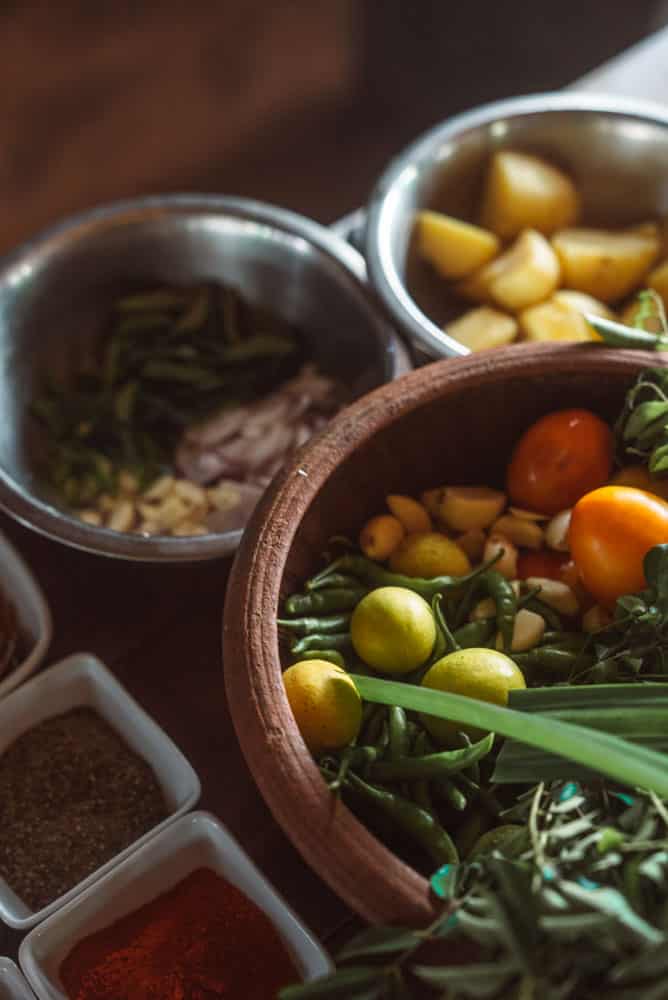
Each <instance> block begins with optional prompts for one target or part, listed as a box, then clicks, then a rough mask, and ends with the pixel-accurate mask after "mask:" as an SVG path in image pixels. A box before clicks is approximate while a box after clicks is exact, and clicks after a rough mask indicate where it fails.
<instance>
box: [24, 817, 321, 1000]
mask: <svg viewBox="0 0 668 1000" xmlns="http://www.w3.org/2000/svg"><path fill="white" fill-rule="evenodd" d="M202 867H205V868H211V869H213V870H214V871H215V872H217V873H218V874H219V875H221V876H223V878H225V879H227V880H228V881H229V882H231V883H232V884H233V885H235V886H237V888H239V889H241V891H242V892H244V893H245V894H246V896H248V898H249V899H251V900H252V901H253V902H254V903H256V904H257V905H258V906H259V907H260V909H262V910H264V912H265V913H266V914H267V916H268V917H269V919H270V920H271V922H272V923H273V925H274V927H275V928H276V930H277V931H278V933H279V934H280V936H281V938H282V940H283V942H284V944H285V946H286V948H287V950H288V952H289V953H290V955H291V956H292V958H293V961H294V962H295V965H296V967H297V970H298V972H299V974H300V975H301V976H302V979H304V980H305V981H310V980H313V979H318V978H319V977H320V976H324V975H327V974H328V973H329V972H331V971H332V968H333V966H332V963H331V961H330V959H329V958H328V956H327V954H326V952H325V951H324V950H323V948H322V947H321V945H319V944H318V942H317V941H316V940H315V939H314V938H313V937H312V936H311V934H310V933H309V932H308V930H307V929H306V928H305V927H304V925H303V924H302V923H301V921H300V920H299V918H298V917H297V916H296V915H295V914H294V913H293V912H292V910H291V909H290V907H289V906H288V905H287V904H286V903H285V902H284V900H283V899H281V897H280V896H279V895H278V893H277V892H276V891H275V889H273V888H272V886H271V885H270V884H269V882H267V880H266V878H265V877H264V876H263V875H262V873H261V872H260V871H259V870H258V869H257V868H256V867H255V865H254V864H253V862H252V861H251V860H250V858H249V857H248V855H247V854H245V852H244V851H243V850H242V849H241V847H240V846H239V844H238V843H237V842H236V841H235V840H234V838H233V837H232V836H230V834H229V833H228V832H227V830H226V829H225V827H224V826H223V825H222V823H220V822H219V820H217V819H216V818H215V816H212V815H211V814H210V813H206V812H194V813H190V815H189V816H183V817H182V818H181V819H179V820H177V822H175V823H172V824H171V825H170V826H169V827H167V829H165V830H162V831H161V832H160V833H159V834H158V835H157V836H155V837H152V838H151V840H149V841H148V842H147V843H145V844H144V845H143V846H142V847H140V848H139V849H138V850H136V851H134V852H133V853H132V854H131V855H130V856H129V857H127V858H125V860H124V861H123V862H122V863H121V864H119V865H117V866H116V867H115V868H114V870H113V871H112V872H109V874H108V875H105V877H104V878H102V879H100V880H99V881H98V882H96V883H95V885H92V886H90V887H89V888H88V889H86V890H85V891H84V892H82V893H81V894H80V895H78V896H77V898H76V899H74V900H72V902H71V903H68V904H67V906H64V907H62V909H60V910H58V911H57V912H56V913H54V914H53V915H52V916H51V917H49V919H48V920H45V921H44V923H43V924H40V925H39V927H36V928H35V929H34V930H33V931H31V932H30V934H28V936H27V937H26V938H24V940H23V942H22V944H21V948H20V950H19V962H20V965H21V968H22V969H23V972H24V975H25V976H26V978H27V980H28V982H29V983H30V985H31V986H32V988H33V990H34V991H35V993H36V994H37V996H38V997H39V998H40V1000H67V998H66V994H65V993H64V991H63V984H62V982H61V980H60V976H59V969H60V966H61V963H62V962H63V960H64V959H65V958H66V957H67V955H68V954H69V952H70V951H71V950H72V948H73V947H74V945H75V944H76V943H77V942H78V941H80V940H81V938H84V937H87V936H88V935H90V934H94V933H95V932H96V931H99V930H101V929H102V928H103V927H108V926H109V925H110V924H113V923H115V922H116V921H117V920H120V919H121V918H122V917H124V916H126V915H127V914H128V913H132V912H134V911H135V910H138V909H139V908H140V907H141V906H143V905H144V904H145V903H148V902H150V901H151V900H152V899H155V898H156V896H160V895H162V894H163V893H165V892H168V891H169V889H171V888H173V887H174V886H175V885H176V884H177V882H180V881H181V880H182V879H184V878H185V877H186V876H187V875H189V874H190V872H192V871H194V870H195V869H196V868H202ZM257 960H258V961H261V956H260V955H258V956H257Z"/></svg>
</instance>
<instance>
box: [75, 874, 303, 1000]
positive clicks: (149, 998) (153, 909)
mask: <svg viewBox="0 0 668 1000" xmlns="http://www.w3.org/2000/svg"><path fill="white" fill-rule="evenodd" d="M60 978H61V980H62V982H63V985H64V986H65V990H66V992H67V996H68V997H69V998H70V1000H214V998H215V997H225V998H226V1000H274V998H275V997H276V996H277V993H278V991H279V990H280V989H281V988H282V987H283V986H287V985H288V984H289V983H292V982H295V980H297V979H298V978H299V977H298V974H297V972H296V970H295V967H294V965H293V963H292V960H291V959H290V957H289V955H288V953H287V951H286V950H285V948H284V946H283V943H282V942H281V939H280V937H279V936H278V933H277V932H276V931H275V930H274V927H273V925H272V924H271V922H270V921H269V919H268V917H267V916H266V915H265V914H264V913H263V912H262V910H260V909H259V908H258V907H257V906H256V905H255V904H254V903H252V902H251V901H250V900H249V899H248V898H247V897H246V896H245V895H244V894H243V893H242V892H240V890H239V889H237V888H236V887H235V886H233V885H231V884H230V883H229V882H227V881H226V880H225V879H223V878H221V877H220V876H219V875H216V873H215V872H213V871H211V870H210V869H208V868H198V869H197V870H196V871H194V872H191V874H190V875H188V876H187V877H186V878H185V879H183V880H182V881H181V882H179V883H177V885H175V886H174V888H173V889H170V891H169V892H166V893H164V894H163V895H162V896H158V898H157V899H154V900H153V901H152V902H150V903H147V904H146V905H145V906H142V907H141V908H140V909H138V910H135V912H134V913H131V914H129V915H128V916H126V917H122V918H121V919H120V920H118V921H117V922H116V923H115V924H112V925H111V926H110V927H106V928H105V929H104V930H101V931H98V932H97V933H96V934H92V935H91V936H90V937H87V938H84V939H83V940H82V941H80V942H79V943H78V944H77V945H75V947H74V948H73V949H72V951H71V952H70V953H69V955H68V956H67V958H66V959H65V961H64V962H63V963H62V965H61V967H60Z"/></svg>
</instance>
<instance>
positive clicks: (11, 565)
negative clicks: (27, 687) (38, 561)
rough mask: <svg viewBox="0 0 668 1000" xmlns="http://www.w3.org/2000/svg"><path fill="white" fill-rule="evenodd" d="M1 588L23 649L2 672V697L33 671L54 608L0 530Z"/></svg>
mask: <svg viewBox="0 0 668 1000" xmlns="http://www.w3.org/2000/svg"><path fill="white" fill-rule="evenodd" d="M0 591H1V592H2V594H3V596H4V597H6V598H7V599H8V600H9V601H10V602H11V604H12V605H13V607H14V610H15V612H16V617H17V619H18V628H19V632H20V636H19V642H20V648H21V650H22V657H21V659H20V662H19V663H18V664H16V665H15V666H14V667H13V668H12V669H11V670H10V671H8V672H7V673H5V674H3V675H1V676H0V698H2V697H4V696H5V695H6V694H9V692H10V691H12V690H13V689H14V688H15V687H18V685H19V684H21V682H22V681H24V680H25V679H26V677H29V676H30V674H32V673H33V672H34V671H35V670H36V669H37V667H38V666H39V664H40V663H41V662H42V660H43V658H44V655H45V653H46V651H47V649H48V648H49V643H50V642H51V612H50V611H49V608H48V605H47V603H46V601H45V599H44V595H43V594H42V591H41V590H40V588H39V586H38V584H37V582H36V580H35V578H34V577H33V575H32V573H31V572H30V570H29V569H28V567H27V566H26V564H25V562H24V561H23V559H22V558H21V557H20V555H19V554H18V552H17V551H16V549H15V548H14V546H13V545H11V544H10V543H9V541H8V540H7V539H6V538H5V536H4V535H2V534H0Z"/></svg>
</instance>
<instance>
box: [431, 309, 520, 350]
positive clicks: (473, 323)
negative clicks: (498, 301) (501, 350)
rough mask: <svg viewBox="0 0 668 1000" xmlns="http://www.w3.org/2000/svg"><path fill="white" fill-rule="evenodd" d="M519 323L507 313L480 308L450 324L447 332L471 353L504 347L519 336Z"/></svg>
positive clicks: (446, 329)
mask: <svg viewBox="0 0 668 1000" xmlns="http://www.w3.org/2000/svg"><path fill="white" fill-rule="evenodd" d="M517 330H518V327H517V321H516V320H515V319H514V318H513V317H512V316H508V314H507V313H503V312H499V310H498V309H490V307H489V306H479V307H478V308H477V309H471V310H469V312H467V313H464V315H463V316H459V317H458V318H457V319H456V320H454V321H453V322H452V323H448V325H447V326H446V327H445V332H446V333H447V334H449V335H450V336H451V337H454V338H455V340H458V341H459V343H460V344H464V346H465V347H468V348H469V350H471V351H485V350H487V349H488V348H490V347H503V345H504V344H509V343H510V342H511V341H513V340H514V339H515V337H516V336H517Z"/></svg>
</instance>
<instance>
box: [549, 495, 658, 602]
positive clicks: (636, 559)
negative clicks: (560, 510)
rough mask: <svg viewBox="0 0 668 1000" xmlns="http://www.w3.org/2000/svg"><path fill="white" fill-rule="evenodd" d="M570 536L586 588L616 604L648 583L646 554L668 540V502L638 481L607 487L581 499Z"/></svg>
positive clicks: (601, 600)
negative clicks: (641, 488) (635, 484)
mask: <svg viewBox="0 0 668 1000" xmlns="http://www.w3.org/2000/svg"><path fill="white" fill-rule="evenodd" d="M568 537H569V543H570V547H571V555H572V557H573V559H574V560H575V565H576V566H577V568H578V571H579V573H580V576H581V578H582V582H583V583H584V585H585V587H586V588H587V590H588V591H589V592H590V593H591V594H593V595H594V597H595V598H596V600H597V601H599V602H600V603H601V604H603V605H605V606H606V607H611V606H612V605H613V604H614V603H615V601H616V600H617V598H618V597H622V595H624V594H633V593H635V592H636V591H638V590H642V589H643V587H645V586H646V582H645V574H644V572H643V565H642V564H643V559H644V557H645V555H646V553H647V552H648V551H649V549H651V548H652V547H653V546H654V545H659V544H661V543H662V542H668V503H666V502H665V500H662V499H661V498H660V497H657V496H654V494H652V493H647V492H646V491H645V490H638V489H635V488H634V487H632V486H603V487H601V488H600V489H598V490H593V491H592V492H591V493H587V494H586V496H583V497H582V499H581V500H579V501H578V503H576V505H575V507H574V508H573V514H572V516H571V526H570V530H569V534H568Z"/></svg>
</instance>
